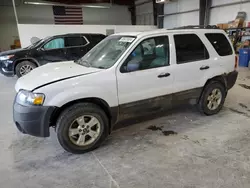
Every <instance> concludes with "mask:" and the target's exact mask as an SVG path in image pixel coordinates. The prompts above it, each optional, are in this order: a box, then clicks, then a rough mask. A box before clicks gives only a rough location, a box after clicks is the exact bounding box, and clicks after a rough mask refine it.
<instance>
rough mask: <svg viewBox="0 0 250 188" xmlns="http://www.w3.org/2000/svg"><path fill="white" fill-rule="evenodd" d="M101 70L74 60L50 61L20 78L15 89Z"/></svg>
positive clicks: (28, 87)
mask: <svg viewBox="0 0 250 188" xmlns="http://www.w3.org/2000/svg"><path fill="white" fill-rule="evenodd" d="M99 71H102V69H97V68H92V67H84V66H82V65H78V64H76V63H74V62H73V61H67V62H60V63H49V64H46V65H44V66H41V67H38V68H36V69H34V70H33V71H31V72H30V73H28V74H27V75H25V76H23V77H21V78H19V79H18V81H17V83H16V86H15V89H16V91H19V90H20V89H25V90H29V91H32V90H34V89H36V88H38V87H41V86H43V85H48V84H50V83H54V82H58V81H60V80H65V79H69V78H74V77H78V76H83V75H87V74H91V73H94V72H99Z"/></svg>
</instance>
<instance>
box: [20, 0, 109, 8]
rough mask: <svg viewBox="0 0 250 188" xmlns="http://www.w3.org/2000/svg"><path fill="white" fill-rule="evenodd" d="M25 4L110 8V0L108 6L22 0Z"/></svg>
mask: <svg viewBox="0 0 250 188" xmlns="http://www.w3.org/2000/svg"><path fill="white" fill-rule="evenodd" d="M23 3H24V4H26V5H44V6H66V7H86V8H111V7H112V1H110V6H104V5H91V4H79V5H69V4H63V3H47V2H38V1H24V2H23Z"/></svg>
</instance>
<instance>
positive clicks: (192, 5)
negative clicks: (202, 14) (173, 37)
mask: <svg viewBox="0 0 250 188" xmlns="http://www.w3.org/2000/svg"><path fill="white" fill-rule="evenodd" d="M195 9H199V0H188V1H187V0H178V1H173V2H169V3H166V4H165V5H164V14H172V13H179V12H185V11H190V10H195ZM198 24H199V11H198V10H197V11H194V12H189V13H183V14H176V15H170V16H165V18H164V28H173V27H179V26H185V25H198Z"/></svg>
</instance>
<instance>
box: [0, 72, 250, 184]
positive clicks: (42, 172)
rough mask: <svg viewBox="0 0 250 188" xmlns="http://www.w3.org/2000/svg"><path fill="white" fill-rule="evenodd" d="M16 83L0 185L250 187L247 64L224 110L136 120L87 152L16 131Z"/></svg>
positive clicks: (6, 108) (5, 120)
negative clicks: (75, 151)
mask: <svg viewBox="0 0 250 188" xmlns="http://www.w3.org/2000/svg"><path fill="white" fill-rule="evenodd" d="M15 81H16V79H15V78H5V77H3V76H0V112H1V113H0V118H1V123H0V130H1V131H0V145H1V148H0V185H1V187H4V188H14V187H15V188H48V187H49V188H57V187H60V188H95V187H96V188H97V187H98V188H107V187H108V188H132V187H133V188H146V187H148V188H161V187H162V188H163V187H164V188H166V187H167V188H236V187H237V188H249V187H250V144H249V143H250V90H249V89H245V88H243V87H241V86H240V85H239V84H247V85H250V71H249V70H248V69H244V70H243V69H241V73H240V78H239V80H238V83H237V85H235V87H234V88H233V89H232V90H231V91H230V93H229V95H228V98H227V100H226V104H225V107H224V109H223V110H222V112H221V113H219V114H218V115H215V116H212V117H207V116H203V115H200V114H199V113H198V112H197V111H196V110H195V109H194V108H192V107H189V108H186V109H177V110H174V111H171V112H168V113H167V114H165V115H164V116H162V117H158V118H157V117H155V119H151V120H148V121H144V122H139V123H137V124H134V125H132V123H130V124H131V126H126V127H123V128H121V129H118V130H116V131H115V132H113V134H112V135H111V136H110V137H109V138H108V140H107V141H106V142H105V144H104V145H103V146H102V147H101V148H99V149H97V150H95V151H94V152H91V153H88V154H84V155H72V154H69V153H67V152H64V151H63V149H62V148H61V147H60V145H59V144H58V142H57V140H56V136H55V133H54V131H52V130H51V131H52V136H51V137H50V138H47V139H41V138H35V137H31V136H27V135H22V134H21V133H19V132H18V131H17V129H16V128H15V126H14V124H13V123H12V102H13V98H14V95H15V92H14V89H13V88H14V84H15ZM148 119H150V118H148ZM128 124H129V123H127V124H126V125H128ZM150 126H151V128H155V129H161V127H162V130H156V131H153V130H150V129H148V127H150ZM153 126H156V127H153ZM164 131H165V132H164ZM167 131H173V132H176V134H175V135H168V132H167Z"/></svg>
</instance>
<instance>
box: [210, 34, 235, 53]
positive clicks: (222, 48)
mask: <svg viewBox="0 0 250 188" xmlns="http://www.w3.org/2000/svg"><path fill="white" fill-rule="evenodd" d="M205 35H206V37H207V39H208V40H209V42H210V43H211V44H212V45H213V47H214V49H215V50H216V52H217V53H218V54H219V55H220V56H227V55H232V54H233V50H232V47H231V45H230V43H229V42H228V40H227V38H226V37H225V35H223V34H221V33H207V34H205Z"/></svg>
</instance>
